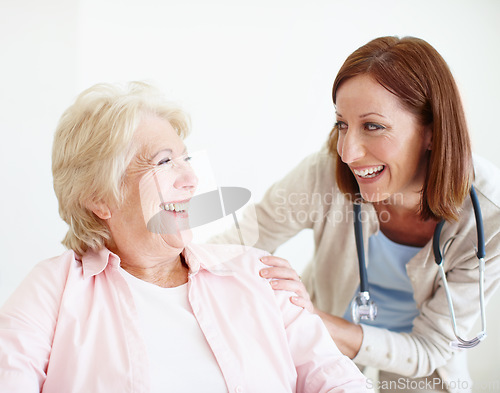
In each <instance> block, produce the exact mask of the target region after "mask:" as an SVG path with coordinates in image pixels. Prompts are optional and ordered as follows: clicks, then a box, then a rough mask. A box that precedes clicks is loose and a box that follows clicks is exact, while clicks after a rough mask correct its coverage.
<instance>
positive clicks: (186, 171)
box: [174, 166, 198, 190]
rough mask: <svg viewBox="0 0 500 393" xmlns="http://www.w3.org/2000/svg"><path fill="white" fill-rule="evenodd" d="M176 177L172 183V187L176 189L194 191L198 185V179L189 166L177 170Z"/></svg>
mask: <svg viewBox="0 0 500 393" xmlns="http://www.w3.org/2000/svg"><path fill="white" fill-rule="evenodd" d="M177 172H178V173H177V177H176V179H175V182H174V187H175V188H177V189H188V190H194V189H196V186H197V185H198V177H197V176H196V174H195V173H194V170H193V169H192V168H191V167H189V166H183V167H179V168H177Z"/></svg>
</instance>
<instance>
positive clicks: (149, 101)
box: [52, 82, 190, 255]
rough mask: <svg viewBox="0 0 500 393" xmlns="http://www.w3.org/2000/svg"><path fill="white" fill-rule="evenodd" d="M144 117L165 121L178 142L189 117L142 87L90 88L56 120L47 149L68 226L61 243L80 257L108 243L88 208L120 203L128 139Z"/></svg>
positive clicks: (128, 157) (128, 158)
mask: <svg viewBox="0 0 500 393" xmlns="http://www.w3.org/2000/svg"><path fill="white" fill-rule="evenodd" d="M145 115H155V116H158V117H160V118H162V119H165V120H167V121H168V122H170V124H171V125H172V127H173V128H174V129H175V130H176V131H177V133H178V134H179V136H181V137H183V138H184V137H186V136H187V134H188V133H189V126H190V124H189V118H188V116H187V115H186V114H185V113H184V112H183V111H182V110H181V109H180V108H178V107H177V106H175V105H172V104H171V103H169V102H167V101H166V100H165V99H164V98H163V96H162V95H161V94H160V92H159V91H158V90H157V89H156V88H154V87H153V86H151V85H149V84H147V83H143V82H129V83H128V84H126V85H119V84H105V83H101V84H97V85H94V86H92V87H90V88H89V89H87V90H85V91H83V92H82V93H81V94H80V95H79V96H78V97H77V99H76V101H75V103H74V104H73V105H71V106H70V107H69V108H68V109H66V111H65V112H64V113H63V115H62V116H61V119H60V121H59V124H58V126H57V129H56V133H55V136H54V144H53V149H52V175H53V178H54V191H55V193H56V196H57V199H58V201H59V214H60V216H61V218H62V219H63V220H64V221H65V222H66V223H67V224H68V225H69V229H68V233H67V234H66V236H65V238H64V240H63V241H62V243H63V244H64V245H65V246H66V247H67V248H69V249H72V250H74V251H75V252H77V253H78V254H80V255H83V254H84V253H85V252H86V251H87V250H88V249H100V248H102V247H103V246H104V245H105V244H106V241H107V240H110V238H111V234H110V232H109V230H108V227H107V225H106V223H105V221H103V220H102V219H100V218H99V217H97V216H96V215H95V214H94V213H93V212H92V210H91V208H90V206H91V205H92V204H93V203H96V202H105V203H106V204H115V205H119V204H121V203H122V202H123V193H124V184H123V180H124V175H125V171H126V169H127V167H128V165H129V164H130V162H131V160H132V158H133V156H134V154H135V151H134V149H133V147H132V145H131V142H132V137H133V135H134V132H135V130H136V129H137V127H138V125H139V123H140V121H141V119H142V118H143V116H145Z"/></svg>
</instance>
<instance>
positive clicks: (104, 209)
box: [88, 201, 111, 220]
mask: <svg viewBox="0 0 500 393" xmlns="http://www.w3.org/2000/svg"><path fill="white" fill-rule="evenodd" d="M88 208H89V209H90V210H92V212H93V213H94V214H95V215H96V216H97V217H99V218H100V219H101V220H108V219H110V218H111V210H110V209H109V207H108V205H107V204H106V203H104V202H103V201H94V202H90V203H89V204H88Z"/></svg>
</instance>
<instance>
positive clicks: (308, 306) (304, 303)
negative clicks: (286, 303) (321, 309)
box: [290, 296, 314, 312]
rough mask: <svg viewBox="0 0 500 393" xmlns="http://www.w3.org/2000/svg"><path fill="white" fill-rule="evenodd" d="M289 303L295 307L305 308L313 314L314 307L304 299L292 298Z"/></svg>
mask: <svg viewBox="0 0 500 393" xmlns="http://www.w3.org/2000/svg"><path fill="white" fill-rule="evenodd" d="M290 301H291V302H292V303H293V304H295V305H296V306H299V307H302V308H305V309H306V310H307V311H309V312H314V306H313V304H312V303H311V301H310V300H307V299H304V298H302V297H298V296H292V297H291V298H290Z"/></svg>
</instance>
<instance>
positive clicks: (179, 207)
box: [160, 203, 186, 212]
mask: <svg viewBox="0 0 500 393" xmlns="http://www.w3.org/2000/svg"><path fill="white" fill-rule="evenodd" d="M160 207H161V208H162V209H163V210H166V211H173V212H174V211H175V212H183V211H185V210H186V204H185V203H163V204H162V205H161V206H160Z"/></svg>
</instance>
